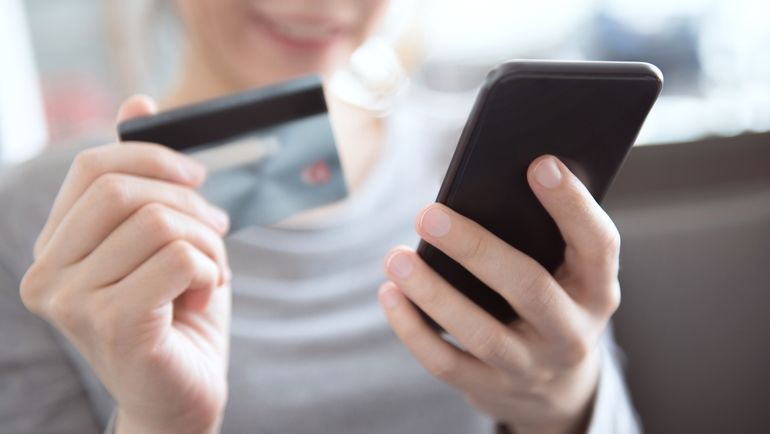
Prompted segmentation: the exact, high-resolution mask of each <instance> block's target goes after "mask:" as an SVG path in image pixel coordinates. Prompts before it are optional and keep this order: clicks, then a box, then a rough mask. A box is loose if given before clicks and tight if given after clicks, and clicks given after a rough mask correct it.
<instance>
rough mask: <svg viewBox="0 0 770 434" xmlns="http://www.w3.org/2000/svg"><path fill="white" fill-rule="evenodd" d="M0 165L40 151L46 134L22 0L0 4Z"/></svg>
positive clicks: (25, 157)
mask: <svg viewBox="0 0 770 434" xmlns="http://www.w3.org/2000/svg"><path fill="white" fill-rule="evenodd" d="M0 59H3V60H2V63H0V69H2V71H3V74H2V79H0V166H2V165H4V164H10V163H15V162H18V161H23V160H25V159H27V158H29V157H31V156H34V155H35V154H37V153H38V152H40V151H41V150H42V149H43V146H44V145H45V143H46V140H47V139H48V131H47V126H46V122H45V116H44V113H43V105H42V102H43V100H42V98H41V92H40V87H39V83H38V80H37V66H36V65H35V60H34V56H33V52H32V44H31V41H30V35H29V32H28V28H27V19H26V16H25V10H24V7H23V5H22V1H21V0H5V1H2V2H0Z"/></svg>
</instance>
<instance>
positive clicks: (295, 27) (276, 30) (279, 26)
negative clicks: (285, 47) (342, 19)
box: [251, 12, 346, 49]
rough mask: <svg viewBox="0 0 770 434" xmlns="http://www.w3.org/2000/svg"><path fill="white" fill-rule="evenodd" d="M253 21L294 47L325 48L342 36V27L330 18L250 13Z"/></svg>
mask: <svg viewBox="0 0 770 434" xmlns="http://www.w3.org/2000/svg"><path fill="white" fill-rule="evenodd" d="M251 16H252V17H253V21H254V22H255V23H256V24H257V25H258V26H259V27H261V28H262V29H263V30H265V31H267V33H269V34H270V35H271V36H273V38H274V39H277V40H278V41H279V42H283V43H285V44H289V45H292V46H294V47H295V48H306V49H319V48H325V47H327V46H328V45H330V44H332V43H333V42H334V41H336V40H337V39H339V38H340V37H342V36H344V34H345V33H346V32H345V30H344V27H343V26H341V25H340V24H337V23H335V22H333V21H330V20H324V19H317V18H308V17H296V18H294V17H289V18H274V17H271V16H269V15H268V14H265V13H260V12H254V13H252V14H251Z"/></svg>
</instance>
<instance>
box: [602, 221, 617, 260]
mask: <svg viewBox="0 0 770 434" xmlns="http://www.w3.org/2000/svg"><path fill="white" fill-rule="evenodd" d="M599 241H600V243H601V247H602V248H603V250H604V253H605V255H606V256H607V257H608V258H610V259H614V258H616V257H617V256H618V255H619V254H620V232H619V231H618V228H617V227H616V226H615V225H614V224H611V225H609V227H608V228H607V230H605V231H604V233H603V234H602V237H601V239H600V240H599Z"/></svg>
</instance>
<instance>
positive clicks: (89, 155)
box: [72, 148, 100, 176]
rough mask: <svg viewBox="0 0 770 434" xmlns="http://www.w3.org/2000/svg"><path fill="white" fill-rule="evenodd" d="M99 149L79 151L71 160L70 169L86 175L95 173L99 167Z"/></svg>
mask: <svg viewBox="0 0 770 434" xmlns="http://www.w3.org/2000/svg"><path fill="white" fill-rule="evenodd" d="M99 150H100V149H99V148H90V149H86V150H84V151H81V152H79V153H78V154H77V155H76V156H75V159H74V160H73V162H72V170H74V171H76V172H77V173H78V174H82V175H86V176H87V175H90V174H93V173H95V172H96V171H97V170H98V167H99V161H100V157H99Z"/></svg>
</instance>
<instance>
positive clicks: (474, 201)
mask: <svg viewBox="0 0 770 434" xmlns="http://www.w3.org/2000/svg"><path fill="white" fill-rule="evenodd" d="M662 85H663V77H662V74H661V72H660V71H659V70H658V69H657V68H656V67H655V66H653V65H650V64H646V63H636V62H562V61H510V62H507V63H504V64H502V65H500V66H499V67H497V68H496V69H494V70H492V71H491V72H490V73H489V75H488V76H487V78H486V80H485V82H484V84H483V86H482V88H481V90H480V92H479V94H478V97H477V99H476V103H475V105H474V107H473V109H472V111H471V114H470V117H469V119H468V122H467V123H466V125H465V129H464V130H463V132H462V135H461V136H460V141H459V143H458V145H457V148H456V150H455V153H454V156H453V157H452V160H451V163H450V165H449V169H448V170H447V173H446V176H445V178H444V182H443V184H442V186H441V189H440V191H439V194H438V198H437V202H440V203H443V204H445V205H447V206H448V207H450V208H452V209H453V210H455V211H457V212H459V213H460V214H462V215H464V216H466V217H468V218H470V219H471V220H474V221H476V222H477V223H479V224H480V225H481V226H483V227H484V228H486V229H487V230H489V231H490V232H492V233H493V234H495V235H496V236H497V237H499V238H501V239H502V240H504V241H505V242H507V243H508V244H510V245H511V246H513V247H515V248H516V249H518V250H520V251H522V252H523V253H526V254H527V255H529V256H530V257H532V258H533V259H535V260H536V261H537V262H539V263H540V264H541V265H542V266H543V267H544V268H545V269H547V270H548V271H549V272H551V273H553V272H554V271H555V270H556V268H557V267H558V266H559V265H560V264H561V263H562V262H563V260H564V249H565V244H564V239H563V238H562V236H561V234H560V233H559V230H558V228H557V226H556V223H555V222H554V220H553V219H552V218H551V217H550V215H549V214H548V213H547V212H546V210H545V208H543V206H542V205H541V204H540V202H539V201H538V200H537V198H536V197H535V195H534V193H532V191H531V190H530V187H529V184H528V183H527V177H526V173H527V168H528V166H529V165H530V163H531V162H532V161H533V160H535V158H537V157H539V156H541V155H544V154H551V155H555V156H556V157H558V158H559V159H561V160H562V161H563V162H564V163H565V164H566V165H567V166H568V167H569V168H570V170H571V171H572V172H573V173H575V175H576V176H577V177H578V178H579V179H580V180H581V181H582V182H583V183H584V184H585V185H586V187H587V188H588V190H589V191H590V192H591V194H592V195H593V197H594V198H595V199H596V200H597V201H599V202H600V201H601V199H602V198H603V197H604V195H605V193H606V192H607V190H608V188H609V186H610V183H611V182H612V179H613V178H614V177H615V174H616V173H617V172H618V170H619V168H620V166H621V164H622V163H623V160H624V159H625V157H626V155H627V154H628V151H629V150H630V148H631V146H632V145H633V144H634V141H635V140H636V137H637V135H638V134H639V130H640V129H641V127H642V124H643V123H644V120H645V119H646V117H647V114H648V113H649V111H650V109H651V108H652V106H653V104H654V103H655V101H656V99H657V97H658V95H659V94H660V91H661V88H662ZM417 253H418V254H419V255H420V256H421V257H422V258H423V260H425V261H426V262H427V263H428V265H430V266H431V267H432V268H433V269H434V270H436V271H437V272H438V273H439V274H440V275H441V276H443V277H444V279H446V280H447V281H448V282H449V283H450V284H451V285H452V286H454V287H455V288H457V289H458V290H459V291H460V292H462V293H463V294H464V295H465V296H466V297H468V298H469V299H470V300H472V301H473V302H475V303H476V304H478V305H479V306H481V307H482V308H483V309H485V310H486V311H487V312H489V313H490V314H492V315H493V316H494V317H495V318H497V319H498V320H500V321H501V322H503V323H509V322H511V321H513V320H514V319H516V318H517V315H516V312H515V311H514V310H513V308H512V307H511V306H510V305H509V304H508V302H507V301H506V300H505V299H504V298H503V297H502V296H501V295H499V294H498V293H497V292H495V291H494V290H492V289H491V288H489V287H488V286H486V285H485V284H484V283H482V282H481V281H480V280H479V279H477V278H476V277H475V276H473V275H472V274H471V273H470V272H468V271H467V270H466V269H465V268H463V267H462V266H461V265H459V264H458V263H457V262H455V261H454V260H452V259H451V258H449V257H448V256H447V255H445V254H444V253H442V252H441V251H440V250H438V249H436V248H435V247H433V246H431V245H430V244H428V243H426V242H425V241H424V240H423V241H421V242H420V244H419V246H418V248H417ZM423 316H424V317H425V319H426V320H427V321H428V322H429V323H431V324H432V325H433V326H434V327H437V328H438V326H437V324H436V323H435V322H433V321H432V320H431V319H430V318H429V317H428V316H427V315H425V314H424V313H423Z"/></svg>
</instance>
